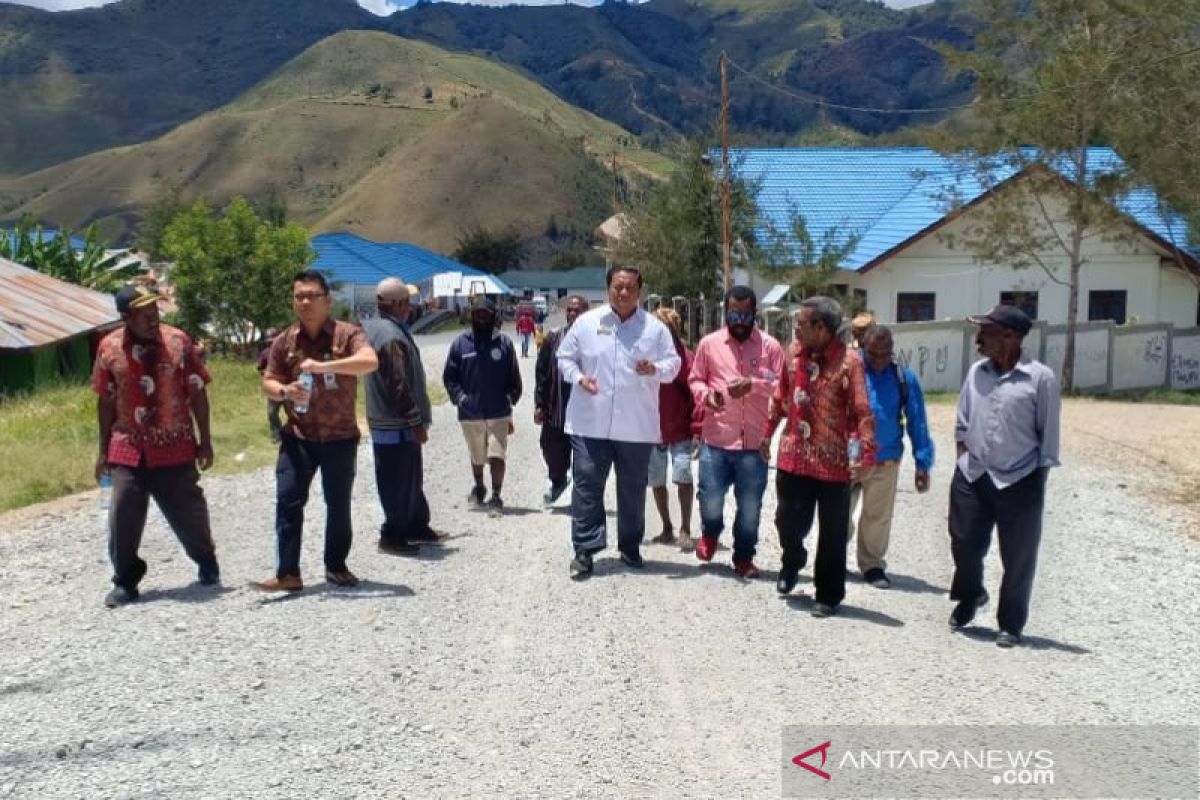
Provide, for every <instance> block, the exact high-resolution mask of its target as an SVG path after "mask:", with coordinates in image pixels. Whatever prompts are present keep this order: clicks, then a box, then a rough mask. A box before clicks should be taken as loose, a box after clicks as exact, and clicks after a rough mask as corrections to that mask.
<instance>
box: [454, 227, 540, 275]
mask: <svg viewBox="0 0 1200 800" xmlns="http://www.w3.org/2000/svg"><path fill="white" fill-rule="evenodd" d="M454 258H455V260H457V261H461V262H462V263H464V264H466V265H467V266H469V267H475V269H481V270H483V271H484V272H491V273H493V274H498V273H501V272H506V271H508V270H510V269H520V268H521V263H522V262H523V261H524V260H525V242H524V241H523V240H522V239H521V234H520V233H518V232H517V231H516V230H515V229H513V228H509V229H507V230H503V231H489V230H488V229H486V228H484V227H483V226H481V225H473V226H471V227H469V228H467V229H465V230H464V231H463V232H462V233H461V234H459V237H458V247H457V248H456V249H455V251H454Z"/></svg>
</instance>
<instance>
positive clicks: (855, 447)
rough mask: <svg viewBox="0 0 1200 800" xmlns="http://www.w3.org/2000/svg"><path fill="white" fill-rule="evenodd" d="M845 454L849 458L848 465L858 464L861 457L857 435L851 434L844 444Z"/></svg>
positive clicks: (860, 446)
mask: <svg viewBox="0 0 1200 800" xmlns="http://www.w3.org/2000/svg"><path fill="white" fill-rule="evenodd" d="M846 455H847V456H849V458H850V465H851V466H854V465H856V464H858V460H859V458H861V457H862V442H860V441H859V440H858V437H857V436H851V437H850V442H849V444H847V445H846Z"/></svg>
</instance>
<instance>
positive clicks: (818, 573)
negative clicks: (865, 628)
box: [775, 470, 850, 606]
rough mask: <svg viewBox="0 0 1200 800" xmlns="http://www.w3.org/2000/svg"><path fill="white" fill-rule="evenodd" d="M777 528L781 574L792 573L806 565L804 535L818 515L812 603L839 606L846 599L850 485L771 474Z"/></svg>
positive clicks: (801, 476) (783, 473)
mask: <svg viewBox="0 0 1200 800" xmlns="http://www.w3.org/2000/svg"><path fill="white" fill-rule="evenodd" d="M775 494H776V499H777V504H776V507H775V530H776V531H777V532H778V533H779V546H780V547H782V548H783V569H782V571H783V572H786V573H791V574H795V573H798V572H799V571H800V570H801V569H803V568H804V564H805V563H806V562H807V561H808V551H807V550H805V549H804V537H805V536H806V535H808V531H809V529H810V528H812V523H813V516H814V515H815V516H816V517H817V525H818V536H817V562H816V564H815V566H814V568H813V584H814V585H815V586H816V590H817V593H816V600H817V602H818V603H823V604H825V605H828V606H837V605H838V604H839V603H841V602H842V600H843V599H845V597H846V529H847V527H848V526H849V524H850V483H849V482H848V481H847V482H845V483H840V482H834V481H820V480H817V479H816V478H808V477H805V476H803V475H793V474H791V473H789V472H784V471H783V470H779V471H777V472H776V473H775Z"/></svg>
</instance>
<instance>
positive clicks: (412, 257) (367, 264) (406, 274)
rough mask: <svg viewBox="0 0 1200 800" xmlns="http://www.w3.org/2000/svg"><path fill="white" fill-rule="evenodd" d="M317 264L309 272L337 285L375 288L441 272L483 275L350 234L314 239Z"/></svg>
mask: <svg viewBox="0 0 1200 800" xmlns="http://www.w3.org/2000/svg"><path fill="white" fill-rule="evenodd" d="M312 248H313V250H315V251H316V252H317V260H316V262H314V263H313V265H312V268H313V269H316V270H320V271H321V272H324V273H326V274H327V275H329V276H330V278H331V279H332V280H333V281H334V282H336V283H343V284H357V285H360V286H374V285H375V284H377V283H379V282H380V281H381V280H383V279H384V278H387V277H395V278H399V279H400V280H402V281H404V282H405V283H420V282H422V281H425V280H428V279H429V278H430V277H432V276H433V275H437V274H439V273H442V272H461V273H463V274H464V275H483V274H484V273H483V272H481V271H480V270H477V269H475V268H473V267H468V266H466V265H465V264H460V263H458V262H457V261H455V260H453V259H451V258H446V257H445V256H443V255H439V254H438V253H434V252H432V251H430V250H426V249H424V248H422V247H417V246H416V245H413V244H405V243H403V242H392V243H386V242H372V241H370V240H369V239H364V238H362V237H361V236H356V235H354V234H353V233H323V234H321V235H320V236H314V237H313V240H312Z"/></svg>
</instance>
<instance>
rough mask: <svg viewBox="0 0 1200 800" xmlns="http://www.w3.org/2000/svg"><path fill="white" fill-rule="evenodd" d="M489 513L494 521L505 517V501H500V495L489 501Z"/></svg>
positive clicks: (494, 495) (495, 495)
mask: <svg viewBox="0 0 1200 800" xmlns="http://www.w3.org/2000/svg"><path fill="white" fill-rule="evenodd" d="M487 512H488V516H489V517H491V518H493V519H496V518H498V517H503V516H504V501H503V500H501V499H500V495H498V494H493V495H492V496H491V499H489V500H488V501H487Z"/></svg>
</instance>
